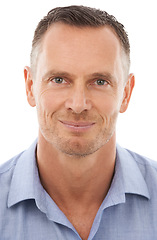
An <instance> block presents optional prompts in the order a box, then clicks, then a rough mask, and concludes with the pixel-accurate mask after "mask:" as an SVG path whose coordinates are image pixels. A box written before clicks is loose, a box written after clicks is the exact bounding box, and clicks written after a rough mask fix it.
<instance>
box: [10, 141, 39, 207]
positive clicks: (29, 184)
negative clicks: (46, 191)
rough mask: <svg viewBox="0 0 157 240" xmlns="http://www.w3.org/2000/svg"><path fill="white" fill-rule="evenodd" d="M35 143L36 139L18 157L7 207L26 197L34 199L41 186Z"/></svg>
mask: <svg viewBox="0 0 157 240" xmlns="http://www.w3.org/2000/svg"><path fill="white" fill-rule="evenodd" d="M36 145H37V140H36V141H35V142H34V143H33V144H32V145H31V146H30V147H29V149H27V150H26V151H24V152H23V153H22V154H21V155H20V156H19V158H18V161H17V163H16V165H15V169H14V173H13V176H12V181H11V185H10V191H9V196H8V207H11V206H13V205H14V204H16V203H18V202H21V201H23V200H26V199H35V198H36V194H37V192H38V191H40V190H41V188H42V186H41V184H40V180H39V176H38V169H37V167H36V156H35V155H36Z"/></svg>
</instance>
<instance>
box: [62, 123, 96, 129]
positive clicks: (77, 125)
mask: <svg viewBox="0 0 157 240" xmlns="http://www.w3.org/2000/svg"><path fill="white" fill-rule="evenodd" d="M60 122H61V123H62V124H63V125H64V126H65V127H67V128H70V129H71V130H73V131H77V132H81V131H86V130H88V129H89V128H91V127H92V126H94V125H95V122H71V121H60Z"/></svg>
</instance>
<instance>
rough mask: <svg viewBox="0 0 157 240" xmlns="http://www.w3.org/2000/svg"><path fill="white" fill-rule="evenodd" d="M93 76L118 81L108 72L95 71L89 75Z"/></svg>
mask: <svg viewBox="0 0 157 240" xmlns="http://www.w3.org/2000/svg"><path fill="white" fill-rule="evenodd" d="M89 77H92V78H105V79H107V80H109V81H116V79H115V77H114V76H113V75H112V74H110V73H108V72H95V73H92V74H90V75H89Z"/></svg>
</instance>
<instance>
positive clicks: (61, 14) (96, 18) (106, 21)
mask: <svg viewBox="0 0 157 240" xmlns="http://www.w3.org/2000/svg"><path fill="white" fill-rule="evenodd" d="M58 22H60V23H64V24H68V25H71V26H76V27H95V28H98V27H102V26H108V27H110V28H111V29H112V30H113V31H114V32H115V33H116V35H117V37H118V39H119V41H120V44H121V47H122V49H123V52H124V53H125V56H126V58H125V61H126V63H127V64H126V63H125V68H127V69H126V71H127V72H128V71H129V66H130V44H129V39H128V35H127V32H126V31H125V29H124V26H123V25H122V24H121V23H119V22H118V21H117V20H116V18H115V17H114V16H112V15H109V14H108V13H107V12H105V11H101V10H99V9H95V8H90V7H85V6H75V5H73V6H68V7H57V8H54V9H52V10H51V11H49V12H48V14H47V15H46V16H45V17H44V18H43V19H41V21H40V22H39V24H38V25H37V28H36V30H35V33H34V38H33V41H32V51H31V67H32V68H33V66H34V65H35V61H37V56H38V51H39V47H40V45H41V44H40V43H41V41H42V39H43V36H44V34H45V33H46V31H47V30H48V29H49V28H50V27H51V25H52V24H54V23H58ZM126 65H127V67H126Z"/></svg>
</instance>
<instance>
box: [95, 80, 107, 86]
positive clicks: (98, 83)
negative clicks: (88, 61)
mask: <svg viewBox="0 0 157 240" xmlns="http://www.w3.org/2000/svg"><path fill="white" fill-rule="evenodd" d="M105 83H106V81H105V80H102V79H99V80H97V81H96V84H97V85H104V84H105Z"/></svg>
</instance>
